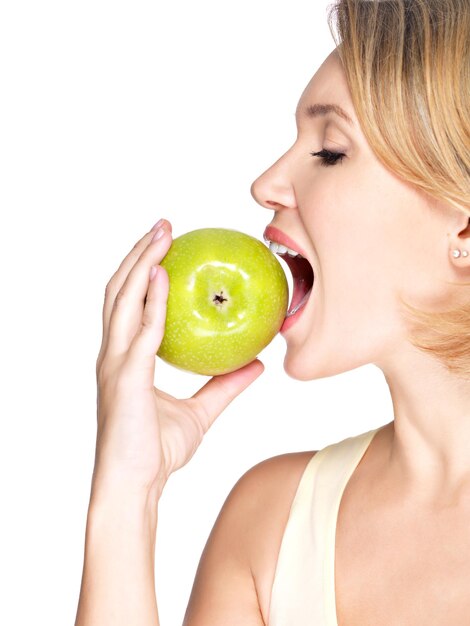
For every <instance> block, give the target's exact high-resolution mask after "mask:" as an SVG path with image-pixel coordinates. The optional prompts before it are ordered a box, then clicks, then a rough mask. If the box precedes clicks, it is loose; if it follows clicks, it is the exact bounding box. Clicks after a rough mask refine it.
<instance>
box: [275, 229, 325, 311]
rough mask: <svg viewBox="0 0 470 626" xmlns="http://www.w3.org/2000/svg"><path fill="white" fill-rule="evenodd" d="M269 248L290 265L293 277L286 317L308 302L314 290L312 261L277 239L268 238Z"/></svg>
mask: <svg viewBox="0 0 470 626" xmlns="http://www.w3.org/2000/svg"><path fill="white" fill-rule="evenodd" d="M267 241H268V243H269V249H270V250H271V252H273V253H274V254H278V255H279V256H280V257H281V259H283V260H284V261H285V262H286V263H287V265H288V266H289V269H290V271H291V272H292V278H293V290H292V300H291V303H290V305H289V309H288V311H287V314H286V317H291V316H292V315H295V314H296V313H297V311H299V310H300V309H301V308H302V307H303V306H304V305H305V304H306V302H307V300H308V299H309V297H310V294H311V292H312V288H313V283H314V282H315V277H314V273H313V268H312V266H311V265H310V262H309V261H308V260H307V259H306V258H305V257H303V256H302V255H301V254H300V252H297V251H296V250H293V249H292V248H288V247H287V246H284V245H282V244H280V243H278V242H277V241H270V240H267Z"/></svg>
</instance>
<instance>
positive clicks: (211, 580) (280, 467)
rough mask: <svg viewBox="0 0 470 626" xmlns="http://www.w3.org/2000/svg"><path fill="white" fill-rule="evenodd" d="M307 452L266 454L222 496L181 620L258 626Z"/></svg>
mask: <svg viewBox="0 0 470 626" xmlns="http://www.w3.org/2000/svg"><path fill="white" fill-rule="evenodd" d="M314 454H315V452H313V451H309V452H293V453H287V454H281V455H278V456H274V457H271V458H269V459H266V460H264V461H261V462H260V463H257V464H256V465H254V466H253V467H251V468H250V469H249V470H248V471H247V472H245V473H244V474H243V475H242V476H241V478H239V479H238V481H237V482H236V484H235V485H234V486H233V488H232V489H231V491H230V493H229V494H228V496H227V498H226V500H225V502H224V504H223V506H222V508H221V510H220V513H219V515H218V517H217V519H216V521H215V523H214V526H213V528H212V531H211V533H210V535H209V538H208V540H207V543H206V546H205V548H204V551H203V553H202V555H201V561H200V563H199V567H198V571H197V573H196V578H195V581H194V585H193V589H192V592H191V597H190V600H189V604H188V608H187V611H186V615H185V620H184V624H185V626H186V625H188V626H189V625H191V626H199V624H207V623H210V624H214V626H215V625H216V624H219V623H220V624H223V625H224V626H229V625H231V624H240V623H243V624H245V625H246V626H261V624H267V623H268V615H269V603H270V599H271V587H272V584H273V581H274V574H275V569H276V563H277V558H278V554H279V549H280V546H281V541H282V536H283V533H284V528H285V525H286V523H287V520H288V517H289V511H290V507H291V504H292V500H293V498H294V496H295V493H296V490H297V487H298V484H299V481H300V479H301V477H302V474H303V472H304V470H305V468H306V466H307V464H308V462H309V460H310V459H311V458H312V456H313V455H314Z"/></svg>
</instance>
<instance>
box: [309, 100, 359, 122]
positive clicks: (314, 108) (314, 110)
mask: <svg viewBox="0 0 470 626" xmlns="http://www.w3.org/2000/svg"><path fill="white" fill-rule="evenodd" d="M328 113H335V114H336V115H339V117H342V118H343V120H346V122H348V124H351V125H354V122H353V120H352V119H351V118H350V117H349V115H348V114H347V113H346V111H345V110H344V109H342V108H341V107H340V106H339V105H337V104H309V105H308V106H307V107H306V108H305V109H304V115H305V116H306V117H308V118H313V117H320V116H323V115H328Z"/></svg>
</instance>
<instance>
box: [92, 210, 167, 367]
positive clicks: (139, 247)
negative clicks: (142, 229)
mask: <svg viewBox="0 0 470 626" xmlns="http://www.w3.org/2000/svg"><path fill="white" fill-rule="evenodd" d="M161 226H164V227H165V228H166V230H168V231H169V232H170V233H171V230H172V229H171V223H170V222H169V221H168V220H165V219H162V220H159V221H158V222H157V223H156V224H155V225H154V226H152V228H151V229H150V230H149V232H148V233H145V235H144V236H143V237H142V238H141V239H139V241H138V242H137V243H136V244H135V245H134V247H133V248H132V250H131V251H130V252H129V253H128V254H127V255H126V256H125V257H124V259H123V260H122V261H121V263H120V265H119V267H118V269H117V270H116V272H115V273H114V274H113V275H112V277H111V279H110V280H109V282H108V284H107V285H106V290H105V298H104V303H103V314H102V324H103V337H102V341H101V348H100V352H99V356H98V363H99V361H100V359H101V355H102V354H103V352H104V350H105V348H106V344H107V341H108V335H109V320H110V318H111V313H112V310H113V306H114V301H115V299H116V295H117V294H118V293H119V290H120V289H121V287H122V286H123V284H124V282H125V281H126V278H127V277H128V276H129V273H130V271H131V270H132V268H133V267H134V265H135V264H136V263H137V261H138V260H139V258H140V256H141V255H142V252H143V251H144V250H145V249H146V248H147V247H148V245H149V244H150V242H151V241H152V238H153V236H154V234H155V231H156V230H157V229H158V228H160V227H161Z"/></svg>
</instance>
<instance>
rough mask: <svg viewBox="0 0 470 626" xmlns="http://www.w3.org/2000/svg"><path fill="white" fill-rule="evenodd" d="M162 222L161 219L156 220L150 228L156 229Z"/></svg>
mask: <svg viewBox="0 0 470 626" xmlns="http://www.w3.org/2000/svg"><path fill="white" fill-rule="evenodd" d="M162 224H163V220H158V222H157V223H156V224H154V225H153V226H152V228H151V229H150V230H157V228H159V226H161V225H162Z"/></svg>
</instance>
